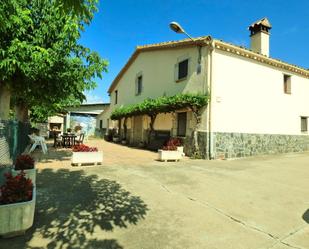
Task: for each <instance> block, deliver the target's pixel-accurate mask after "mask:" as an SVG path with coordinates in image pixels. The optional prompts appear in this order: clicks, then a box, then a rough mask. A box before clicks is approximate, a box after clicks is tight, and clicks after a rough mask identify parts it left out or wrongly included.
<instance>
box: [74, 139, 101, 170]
mask: <svg viewBox="0 0 309 249" xmlns="http://www.w3.org/2000/svg"><path fill="white" fill-rule="evenodd" d="M102 162H103V152H102V151H98V149H97V148H95V147H89V146H87V145H84V144H81V145H76V146H74V147H73V154H72V160H71V164H77V165H82V164H95V165H96V164H98V163H100V164H101V163H102Z"/></svg>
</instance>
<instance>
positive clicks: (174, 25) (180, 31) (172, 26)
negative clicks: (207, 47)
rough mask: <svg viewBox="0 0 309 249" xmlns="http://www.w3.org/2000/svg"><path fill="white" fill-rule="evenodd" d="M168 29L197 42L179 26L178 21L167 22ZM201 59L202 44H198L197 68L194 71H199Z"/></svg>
mask: <svg viewBox="0 0 309 249" xmlns="http://www.w3.org/2000/svg"><path fill="white" fill-rule="evenodd" d="M169 26H170V29H171V30H173V31H174V32H176V33H178V34H185V35H186V36H187V37H188V38H189V39H190V40H191V41H193V42H194V43H197V40H196V39H194V38H192V36H190V35H189V34H188V33H187V32H186V31H185V30H184V29H183V27H181V25H180V24H179V23H178V22H171V23H170V24H169ZM201 59H202V46H201V45H198V59H197V69H196V72H197V74H199V73H200V72H201Z"/></svg>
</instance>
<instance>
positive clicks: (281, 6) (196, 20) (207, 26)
mask: <svg viewBox="0 0 309 249" xmlns="http://www.w3.org/2000/svg"><path fill="white" fill-rule="evenodd" d="M263 17H267V18H268V19H269V21H270V22H271V24H272V26H273V28H272V30H271V38H270V56H271V57H273V58H277V59H281V60H283V61H285V62H288V63H291V64H295V65H299V66H302V67H305V68H309V1H308V0H299V1H297V0H294V1H290V0H280V1H279V0H268V1H266V0H263V1H262V0H254V1H252V0H247V1H240V0H230V1H228V0H221V1H218V0H117V1H115V0H114V1H113V0H109V1H108V0H106V1H103V0H101V1H100V4H99V12H98V13H96V15H95V18H94V20H93V22H92V23H91V25H90V26H89V27H88V28H87V29H86V31H85V32H84V33H83V34H82V38H81V43H82V44H84V45H86V46H87V47H89V48H91V49H92V50H95V51H97V52H98V53H99V54H100V55H101V56H102V57H103V58H106V59H107V60H108V61H109V67H108V73H106V74H104V77H103V79H102V80H100V79H98V80H97V83H98V87H97V88H96V89H95V90H93V91H91V92H88V93H87V97H88V102H89V103H90V102H109V97H108V94H107V89H108V87H109V85H110V84H111V82H112V81H113V79H114V78H115V77H116V75H117V74H118V72H119V71H120V70H121V68H122V67H123V66H124V64H125V63H126V61H127V60H128V58H129V57H130V55H131V54H132V53H133V52H134V49H135V47H136V46H137V45H143V44H150V43H157V42H163V41H168V40H179V39H184V38H185V36H183V35H181V34H176V33H174V32H172V31H171V30H170V29H169V27H168V24H169V23H170V22H171V21H177V22H179V23H180V24H181V25H182V26H183V27H184V28H185V30H186V31H187V32H188V33H189V34H191V35H192V36H193V37H197V36H204V35H211V36H212V37H214V38H216V39H222V40H224V41H227V42H231V43H234V44H236V45H242V46H246V47H248V46H249V41H250V40H249V31H248V30H247V27H248V26H249V25H250V24H251V23H252V22H254V21H256V20H258V19H261V18H263Z"/></svg>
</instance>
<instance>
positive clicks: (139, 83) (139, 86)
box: [135, 75, 143, 95]
mask: <svg viewBox="0 0 309 249" xmlns="http://www.w3.org/2000/svg"><path fill="white" fill-rule="evenodd" d="M142 89H143V76H142V75H139V76H138V77H137V79H136V92H135V94H136V95H140V94H141V93H142Z"/></svg>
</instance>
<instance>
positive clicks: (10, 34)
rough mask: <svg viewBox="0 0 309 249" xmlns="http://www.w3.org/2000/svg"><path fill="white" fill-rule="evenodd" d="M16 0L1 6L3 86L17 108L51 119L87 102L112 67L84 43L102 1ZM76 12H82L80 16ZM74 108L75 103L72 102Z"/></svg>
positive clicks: (0, 39)
mask: <svg viewBox="0 0 309 249" xmlns="http://www.w3.org/2000/svg"><path fill="white" fill-rule="evenodd" d="M74 2H75V1H73V0H72V1H69V2H67V1H64V0H63V1H61V0H59V1H58V0H31V1H30V0H10V1H2V3H1V5H0V83H1V82H2V83H4V84H6V85H8V86H9V88H10V90H11V93H12V96H13V98H12V100H13V103H24V104H25V105H26V106H29V108H30V109H32V113H36V114H35V115H32V116H33V117H35V116H40V119H41V118H44V117H45V118H46V115H47V113H51V112H53V113H55V112H56V111H58V110H59V109H61V108H60V107H63V106H64V105H67V104H68V100H70V101H72V102H73V103H76V102H79V103H81V102H82V101H84V100H85V96H84V93H83V92H84V91H85V90H89V89H93V88H94V87H96V82H95V81H94V78H95V77H98V78H101V77H102V73H103V72H106V70H107V69H106V68H107V62H106V61H105V60H103V59H102V58H101V57H100V55H99V54H98V53H96V52H93V51H91V50H90V49H89V48H87V47H84V46H82V45H81V44H79V40H80V37H81V32H82V31H83V30H84V29H85V26H86V25H87V24H89V23H90V21H91V19H92V17H93V13H94V11H96V4H97V0H79V1H77V2H76V4H77V5H74V6H72V8H73V9H72V10H70V9H68V8H70V6H71V5H70V4H73V3H74ZM75 10H80V12H78V13H77V12H76V11H75ZM70 104H71V103H70Z"/></svg>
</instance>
